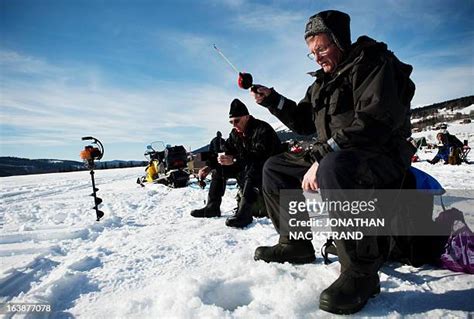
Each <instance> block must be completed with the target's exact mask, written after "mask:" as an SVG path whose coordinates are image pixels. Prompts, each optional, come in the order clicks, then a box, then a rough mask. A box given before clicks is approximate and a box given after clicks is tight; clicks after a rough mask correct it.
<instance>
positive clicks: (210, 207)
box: [191, 197, 222, 218]
mask: <svg viewBox="0 0 474 319" xmlns="http://www.w3.org/2000/svg"><path fill="white" fill-rule="evenodd" d="M221 202H222V199H221V198H210V197H208V198H207V205H206V206H205V207H203V208H201V209H195V210H193V211H191V216H193V217H201V218H208V217H221Z"/></svg>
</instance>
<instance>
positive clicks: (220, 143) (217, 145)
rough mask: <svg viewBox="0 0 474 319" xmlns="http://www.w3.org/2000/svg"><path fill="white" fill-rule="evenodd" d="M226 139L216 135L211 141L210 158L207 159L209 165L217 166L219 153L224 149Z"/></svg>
mask: <svg viewBox="0 0 474 319" xmlns="http://www.w3.org/2000/svg"><path fill="white" fill-rule="evenodd" d="M224 145H225V140H224V139H223V138H222V137H219V136H216V137H214V138H213V139H212V140H211V142H210V143H209V158H208V160H207V161H206V165H207V166H211V167H215V166H216V165H217V153H220V152H223V151H224Z"/></svg>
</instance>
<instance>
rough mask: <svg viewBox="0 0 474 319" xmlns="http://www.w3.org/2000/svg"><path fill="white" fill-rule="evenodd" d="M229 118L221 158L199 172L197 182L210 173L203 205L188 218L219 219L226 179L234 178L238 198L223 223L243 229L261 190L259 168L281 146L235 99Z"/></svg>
mask: <svg viewBox="0 0 474 319" xmlns="http://www.w3.org/2000/svg"><path fill="white" fill-rule="evenodd" d="M229 118H230V120H229V122H230V123H231V124H232V125H233V127H234V128H233V129H232V131H231V132H230V134H229V138H228V139H227V141H226V142H225V144H224V150H225V154H222V153H220V154H219V156H218V158H217V161H216V162H215V163H213V161H209V164H210V166H205V167H203V168H202V169H201V170H200V171H199V178H205V177H206V176H207V175H208V174H209V173H210V172H211V170H213V173H212V181H211V186H210V189H209V195H208V200H207V205H206V206H205V207H204V208H201V209H196V210H193V211H192V212H191V215H192V216H194V217H219V216H221V211H220V205H221V202H222V196H223V195H224V192H225V186H226V179H228V178H230V177H234V178H237V182H238V184H239V187H240V188H241V193H242V196H241V198H240V201H239V206H238V208H237V211H236V213H235V214H234V215H233V216H231V217H229V218H228V219H227V220H226V225H227V226H229V227H236V228H243V227H245V226H247V225H248V224H250V223H251V222H252V220H253V218H252V205H254V204H255V203H256V202H257V199H258V195H259V190H260V189H261V186H262V169H263V164H264V163H265V161H266V160H267V159H268V158H269V157H270V156H272V155H275V154H277V153H279V152H280V149H281V143H280V139H279V138H278V136H277V134H276V132H275V130H274V129H273V128H272V127H271V126H270V125H269V124H268V123H266V122H263V121H260V120H258V119H256V118H254V117H253V116H251V115H249V111H248V110H247V107H246V106H245V105H244V104H243V103H242V102H241V101H240V100H238V99H234V100H233V101H232V103H231V105H230V112H229Z"/></svg>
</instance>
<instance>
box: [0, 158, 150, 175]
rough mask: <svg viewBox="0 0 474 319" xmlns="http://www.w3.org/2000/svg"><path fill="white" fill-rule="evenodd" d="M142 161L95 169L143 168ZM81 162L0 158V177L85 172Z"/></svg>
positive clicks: (102, 164) (106, 164) (101, 165)
mask: <svg viewBox="0 0 474 319" xmlns="http://www.w3.org/2000/svg"><path fill="white" fill-rule="evenodd" d="M145 165H146V162H143V161H105V162H97V163H96V168H97V169H109V168H123V167H134V166H145ZM86 169H87V168H86V167H85V166H84V163H83V162H78V161H67V160H56V159H28V158H19V157H9V156H8V157H0V177H5V176H13V175H27V174H44V173H60V172H72V171H81V170H86Z"/></svg>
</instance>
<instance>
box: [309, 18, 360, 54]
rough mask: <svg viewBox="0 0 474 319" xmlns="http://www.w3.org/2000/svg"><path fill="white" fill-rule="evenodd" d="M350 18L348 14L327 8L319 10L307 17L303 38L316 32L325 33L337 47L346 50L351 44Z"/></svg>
mask: <svg viewBox="0 0 474 319" xmlns="http://www.w3.org/2000/svg"><path fill="white" fill-rule="evenodd" d="M350 22H351V18H350V17H349V15H348V14H346V13H344V12H341V11H336V10H328V11H321V12H319V13H316V14H315V15H313V16H311V17H310V18H309V21H308V22H307V23H306V29H305V32H304V38H305V40H306V39H307V38H308V37H310V36H313V35H316V34H318V33H327V34H328V35H329V36H330V37H331V38H332V40H333V41H334V43H335V44H336V45H337V47H338V48H339V49H341V50H342V51H345V50H347V49H348V48H349V47H350V46H351V27H350Z"/></svg>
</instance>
